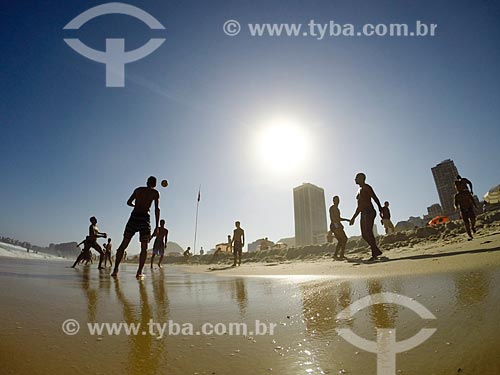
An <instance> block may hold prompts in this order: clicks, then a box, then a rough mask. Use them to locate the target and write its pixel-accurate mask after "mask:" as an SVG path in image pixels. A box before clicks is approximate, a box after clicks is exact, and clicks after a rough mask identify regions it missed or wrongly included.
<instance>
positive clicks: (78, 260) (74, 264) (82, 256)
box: [71, 253, 84, 268]
mask: <svg viewBox="0 0 500 375" xmlns="http://www.w3.org/2000/svg"><path fill="white" fill-rule="evenodd" d="M83 258H84V255H83V253H80V254H78V257H77V258H76V260H75V263H73V265H72V266H71V268H75V267H76V265H77V264H78V263H80V262H81V261H82V259H83Z"/></svg>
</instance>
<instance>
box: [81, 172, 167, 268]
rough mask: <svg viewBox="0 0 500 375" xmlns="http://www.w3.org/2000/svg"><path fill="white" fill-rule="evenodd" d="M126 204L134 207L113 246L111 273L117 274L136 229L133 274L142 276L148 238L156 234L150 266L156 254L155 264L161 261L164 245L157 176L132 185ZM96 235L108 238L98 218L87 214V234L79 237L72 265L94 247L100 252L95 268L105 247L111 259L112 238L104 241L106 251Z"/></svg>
mask: <svg viewBox="0 0 500 375" xmlns="http://www.w3.org/2000/svg"><path fill="white" fill-rule="evenodd" d="M153 203H154V207H155V229H154V231H153V233H152V234H151V216H150V209H151V206H152V205H153ZM127 205H128V206H130V207H133V210H132V213H131V214H130V218H129V220H128V222H127V224H126V226H125V230H124V233H123V240H122V242H121V244H120V246H119V247H118V249H117V250H116V259H115V266H114V269H113V272H112V274H111V276H113V277H116V276H117V275H118V270H119V266H120V263H121V261H122V260H123V256H124V253H125V251H126V249H127V247H128V245H129V244H130V241H131V239H132V238H133V236H134V235H135V233H137V232H139V240H140V242H141V253H140V255H139V268H138V269H137V274H136V277H137V278H142V277H144V275H143V273H142V270H143V268H144V264H145V263H146V259H147V256H148V254H147V250H148V244H149V242H150V241H151V239H152V238H153V237H156V240H155V242H154V245H153V256H152V258H151V268H153V262H154V257H155V256H156V255H158V256H159V257H160V259H159V262H158V266H159V267H161V262H162V260H163V256H164V253H165V249H166V246H167V237H168V229H167V228H165V220H163V219H162V220H160V193H159V192H158V190H156V177H154V176H150V177H149V178H148V180H147V182H146V186H142V187H138V188H137V189H135V190H134V192H133V193H132V195H131V196H130V198H129V199H128V201H127ZM98 238H107V234H106V233H103V232H100V231H99V228H98V227H97V219H96V218H95V217H94V216H93V217H91V218H90V226H89V235H88V236H87V237H86V238H85V240H83V241H82V243H83V244H84V247H83V250H82V252H81V253H80V254H79V255H78V257H77V259H76V261H75V263H74V264H73V266H72V267H73V268H74V267H76V265H77V264H78V263H79V262H80V261H82V260H84V259H87V258H88V257H90V250H91V249H94V250H96V251H97V252H98V253H99V265H98V269H103V268H104V267H102V262H103V260H104V259H106V256H107V252H108V251H109V261H110V262H111V239H108V244H109V246H108V245H106V247H105V249H106V252H105V251H103V249H102V248H101V246H100V245H99V244H98V243H97V239H98ZM80 244H81V243H80ZM111 265H112V263H111Z"/></svg>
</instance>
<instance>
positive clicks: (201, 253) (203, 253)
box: [200, 247, 205, 256]
mask: <svg viewBox="0 0 500 375" xmlns="http://www.w3.org/2000/svg"><path fill="white" fill-rule="evenodd" d="M203 255H205V250H203V247H202V248H201V249H200V256H203Z"/></svg>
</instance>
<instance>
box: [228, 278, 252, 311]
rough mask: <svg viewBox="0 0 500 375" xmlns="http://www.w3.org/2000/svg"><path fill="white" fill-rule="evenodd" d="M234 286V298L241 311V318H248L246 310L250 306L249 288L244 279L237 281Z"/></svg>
mask: <svg viewBox="0 0 500 375" xmlns="http://www.w3.org/2000/svg"><path fill="white" fill-rule="evenodd" d="M231 286H232V298H233V299H235V300H236V302H237V304H238V308H239V309H240V315H241V318H242V319H244V318H245V316H246V308H247V306H248V296H247V288H246V285H245V280H244V279H235V280H234V282H233V284H232V285H231Z"/></svg>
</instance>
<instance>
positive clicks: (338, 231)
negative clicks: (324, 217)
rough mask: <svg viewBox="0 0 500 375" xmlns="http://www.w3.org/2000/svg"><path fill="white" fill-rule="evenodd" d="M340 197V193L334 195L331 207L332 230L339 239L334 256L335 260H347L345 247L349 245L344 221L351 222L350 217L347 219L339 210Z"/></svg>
mask: <svg viewBox="0 0 500 375" xmlns="http://www.w3.org/2000/svg"><path fill="white" fill-rule="evenodd" d="M339 204H340V198H339V196H338V195H336V196H334V197H333V205H332V206H331V207H330V210H329V211H330V231H331V232H332V233H333V235H334V236H335V238H336V239H337V247H336V248H335V253H334V254H333V258H334V259H335V260H345V259H346V258H345V255H344V253H345V248H346V245H347V235H346V234H345V232H344V226H343V225H342V221H347V222H349V219H345V218H343V217H341V216H340V210H339Z"/></svg>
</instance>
